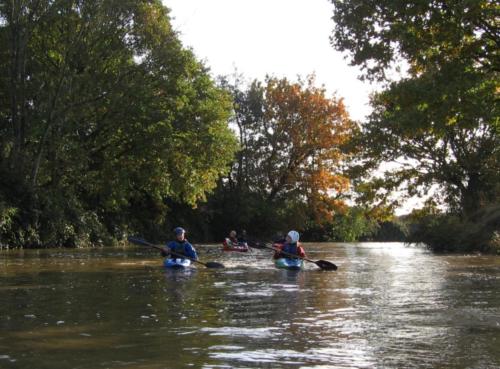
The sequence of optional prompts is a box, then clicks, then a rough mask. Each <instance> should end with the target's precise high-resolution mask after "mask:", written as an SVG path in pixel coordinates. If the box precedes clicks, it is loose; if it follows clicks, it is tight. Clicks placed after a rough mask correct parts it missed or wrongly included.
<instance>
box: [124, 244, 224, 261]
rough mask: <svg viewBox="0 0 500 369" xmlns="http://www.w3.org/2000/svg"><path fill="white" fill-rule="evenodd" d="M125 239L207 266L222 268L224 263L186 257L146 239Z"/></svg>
mask: <svg viewBox="0 0 500 369" xmlns="http://www.w3.org/2000/svg"><path fill="white" fill-rule="evenodd" d="M127 239H128V241H129V242H132V243H135V244H136V245H141V246H149V247H153V248H155V249H157V250H160V251H163V252H165V253H167V254H172V255H174V256H178V257H180V258H183V259H189V260H191V261H193V262H195V263H198V264H201V265H204V266H206V267H207V268H224V265H223V264H221V263H216V262H215V261H209V262H207V263H202V262H201V261H198V260H196V259H193V258H190V257H187V256H185V255H182V254H178V253H177V252H174V251H172V250H167V248H165V247H162V246H157V245H153V244H152V243H149V242H148V241H146V240H143V239H142V238H138V237H128V238H127Z"/></svg>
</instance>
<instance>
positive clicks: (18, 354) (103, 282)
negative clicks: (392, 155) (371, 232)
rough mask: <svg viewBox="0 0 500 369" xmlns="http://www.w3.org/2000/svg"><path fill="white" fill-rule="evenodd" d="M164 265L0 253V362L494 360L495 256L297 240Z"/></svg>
mask: <svg viewBox="0 0 500 369" xmlns="http://www.w3.org/2000/svg"><path fill="white" fill-rule="evenodd" d="M305 248H306V251H307V252H308V256H309V257H310V258H311V259H314V260H318V259H323V260H329V261H332V262H334V263H335V264H337V265H338V267H339V269H338V270H337V271H336V272H332V271H322V270H320V269H319V268H318V267H317V266H316V265H315V264H313V263H306V269H305V270H303V271H299V272H296V271H286V270H279V269H275V268H274V266H273V264H272V262H271V260H270V252H269V251H268V250H254V251H253V252H252V253H248V254H237V253H225V254H224V253H222V252H220V251H219V250H218V248H216V247H214V246H212V247H210V246H200V247H198V251H199V253H200V260H202V261H217V262H221V263H223V264H224V265H225V266H226V268H225V269H209V268H205V267H203V266H202V265H199V266H197V267H196V268H192V269H191V270H184V271H182V270H181V271H179V270H177V271H173V270H165V269H164V268H163V267H162V266H161V265H162V264H161V258H160V257H159V256H158V253H157V252H155V251H154V250H150V249H146V248H140V247H127V248H98V249H86V250H60V249H53V250H25V251H22V250H21V251H19V250H5V251H1V252H0V368H13V369H21V368H23V369H24V368H26V369H28V368H29V369H45V368H46V369H58V368H64V369H67V368H74V369H96V368H113V369H115V368H125V369H146V368H147V369H159V368H317V369H319V368H498V367H500V257H497V256H471V255H469V256H462V255H460V256H457V255H434V254H432V253H430V252H428V251H426V250H425V249H424V248H422V247H418V246H408V245H403V244H400V243H362V244H346V243H321V244H313V243H310V244H305Z"/></svg>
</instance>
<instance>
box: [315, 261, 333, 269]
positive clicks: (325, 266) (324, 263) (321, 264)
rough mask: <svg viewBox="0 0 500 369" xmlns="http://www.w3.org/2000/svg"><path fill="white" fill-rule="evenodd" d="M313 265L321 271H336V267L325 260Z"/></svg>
mask: <svg viewBox="0 0 500 369" xmlns="http://www.w3.org/2000/svg"><path fill="white" fill-rule="evenodd" d="M314 264H316V265H317V266H319V267H320V268H321V269H323V270H337V266H336V265H335V264H333V263H331V262H329V261H326V260H318V261H315V262H314Z"/></svg>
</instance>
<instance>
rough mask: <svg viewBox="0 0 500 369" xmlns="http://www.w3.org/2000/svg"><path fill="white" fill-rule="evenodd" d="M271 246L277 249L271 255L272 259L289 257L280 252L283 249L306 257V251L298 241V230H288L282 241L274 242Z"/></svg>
mask: <svg viewBox="0 0 500 369" xmlns="http://www.w3.org/2000/svg"><path fill="white" fill-rule="evenodd" d="M273 246H274V248H275V249H277V251H275V253H274V255H273V259H279V258H283V257H284V258H286V257H289V256H287V255H285V254H282V253H281V252H280V251H284V252H286V253H288V254H292V255H297V256H299V257H301V258H305V257H306V253H305V251H304V249H303V248H302V246H301V245H300V243H299V232H297V231H290V232H288V234H287V235H286V238H285V242H284V243H274V244H273Z"/></svg>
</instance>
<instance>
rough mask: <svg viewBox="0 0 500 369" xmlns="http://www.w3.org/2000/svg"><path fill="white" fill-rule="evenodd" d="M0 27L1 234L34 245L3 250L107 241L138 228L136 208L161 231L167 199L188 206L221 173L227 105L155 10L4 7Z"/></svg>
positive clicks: (97, 4)
mask: <svg viewBox="0 0 500 369" xmlns="http://www.w3.org/2000/svg"><path fill="white" fill-rule="evenodd" d="M0 20H2V21H1V22H0V40H2V45H7V47H5V48H2V49H1V50H0V87H1V88H0V121H1V125H0V144H1V146H0V173H1V177H2V180H3V181H4V182H5V183H2V184H1V186H0V190H1V191H2V194H3V197H4V198H5V199H9V201H6V206H7V207H15V208H18V209H20V210H19V211H18V213H17V214H18V216H19V217H20V222H21V223H22V224H20V223H19V224H16V223H15V222H10V223H9V224H10V227H11V231H10V232H11V234H16V235H21V234H23V232H24V231H25V230H26V229H31V230H33V232H31V233H30V234H34V235H36V236H35V237H34V239H32V240H28V239H27V238H25V237H24V238H22V237H19V238H18V239H17V240H16V239H14V238H12V237H8V242H10V243H12V244H17V245H36V246H40V245H52V246H53V245H68V246H79V245H84V244H88V243H94V242H97V243H109V242H111V240H112V239H113V238H115V237H120V236H121V234H122V232H119V231H116V230H117V229H122V230H125V231H131V232H133V231H143V230H144V229H141V228H140V227H141V225H143V224H141V222H140V221H137V220H136V219H135V217H136V216H137V215H136V212H135V207H136V206H138V204H141V203H143V202H148V203H152V204H155V206H153V207H152V209H151V211H148V210H147V209H144V208H141V210H142V213H141V216H143V217H148V218H151V219H153V220H154V221H157V222H160V223H161V222H162V221H163V220H164V218H162V216H161V215H159V213H161V211H164V210H165V209H166V208H165V207H164V206H162V203H163V202H164V201H165V200H166V199H169V198H170V199H175V200H176V201H179V202H186V203H188V204H190V205H192V206H194V205H195V204H196V203H197V202H198V201H199V200H204V199H205V198H206V194H207V193H208V192H209V191H212V190H213V189H214V188H215V186H216V184H217V180H218V178H219V176H221V175H222V174H224V173H226V172H227V170H228V165H229V163H230V161H231V160H232V158H233V156H234V153H235V151H236V149H237V147H236V138H235V137H234V134H233V133H232V132H231V130H230V129H229V128H228V126H227V121H228V119H229V117H230V108H231V101H230V96H229V95H228V94H227V93H226V92H225V91H223V90H222V89H220V88H217V87H216V86H215V84H214V82H213V81H212V80H211V79H210V77H209V74H208V71H207V70H206V68H205V67H204V66H203V64H201V63H200V62H199V61H197V60H196V59H195V57H194V55H193V53H192V52H191V51H190V50H187V49H185V48H183V47H182V45H181V43H180V42H179V40H178V38H177V35H176V34H175V32H174V31H173V30H172V28H171V25H170V21H169V18H168V10H167V9H166V8H165V7H163V6H162V4H161V2H160V1H159V0H158V1H156V0H155V1H146V0H144V1H142V0H140V1H128V0H127V1H114V0H100V1H79V2H73V1H70V2H53V1H48V0H44V1H25V2H4V3H3V5H2V7H1V8H0ZM3 41H5V42H3ZM7 181H10V182H12V181H14V182H16V183H17V184H18V186H11V185H9V184H8V183H7ZM14 187H18V188H22V189H23V196H26V197H27V198H30V199H32V200H33V201H25V202H22V203H21V204H20V206H17V205H16V203H15V202H16V201H17V200H11V199H14V198H15V197H14V196H13V194H14V193H16V192H18V191H17V190H15V189H13V188H14ZM139 206H140V205H139ZM160 209H161V210H160ZM28 214H35V215H32V216H29V215H28ZM163 217H164V214H163ZM136 227H139V228H136ZM21 238H22V239H21Z"/></svg>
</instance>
